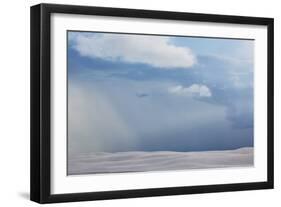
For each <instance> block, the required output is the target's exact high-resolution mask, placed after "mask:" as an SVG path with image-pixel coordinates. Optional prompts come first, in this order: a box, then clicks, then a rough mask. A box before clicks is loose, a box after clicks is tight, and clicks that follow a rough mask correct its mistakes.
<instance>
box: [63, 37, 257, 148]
mask: <svg viewBox="0 0 281 207" xmlns="http://www.w3.org/2000/svg"><path fill="white" fill-rule="evenodd" d="M253 49H254V41H253V40H237V39H215V38H195V37H175V36H155V35H154V36H151V35H132V34H131V35H130V34H113V33H95V32H68V130H69V131H68V140H69V150H70V152H71V153H83V152H118V151H205V150H226V149H236V148H240V147H250V146H253V68H254V65H253Z"/></svg>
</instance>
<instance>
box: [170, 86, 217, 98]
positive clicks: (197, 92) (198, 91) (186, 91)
mask: <svg viewBox="0 0 281 207" xmlns="http://www.w3.org/2000/svg"><path fill="white" fill-rule="evenodd" d="M168 91H169V92H170V93H172V94H176V95H181V96H200V97H211V96H212V92H211V90H210V89H209V88H208V87H207V86H205V85H200V84H192V85H191V86H189V87H183V86H181V85H177V86H173V87H170V88H169V89H168Z"/></svg>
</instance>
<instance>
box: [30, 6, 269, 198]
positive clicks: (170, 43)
mask: <svg viewBox="0 0 281 207" xmlns="http://www.w3.org/2000/svg"><path fill="white" fill-rule="evenodd" d="M269 188H273V19H271V18H261V17H242V16H226V15H214V14H195V13H180V12H168V11H152V10H134V9H120V8H103V7H87V6H70V5H54V4H40V5H36V6H33V7H31V200H33V201H36V202H39V203H52V202H68V201H85V200H101V199H116V198H132V197H145V196H163V195H178V194H193V193H209V192H222V191H238V190H254V189H269Z"/></svg>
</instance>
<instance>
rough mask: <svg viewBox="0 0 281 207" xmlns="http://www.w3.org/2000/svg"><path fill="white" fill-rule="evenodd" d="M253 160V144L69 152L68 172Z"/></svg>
mask: <svg viewBox="0 0 281 207" xmlns="http://www.w3.org/2000/svg"><path fill="white" fill-rule="evenodd" d="M253 162H254V161H253V148H250V147H249V148H240V149H236V150H224V151H204V152H172V151H157V152H141V151H132V152H116V153H103V152H102V153H90V154H83V155H80V156H75V157H71V156H69V160H68V174H69V175H77V174H93V173H120V172H143V171H166V170H184V169H204V168H225V167H247V166H252V165H253Z"/></svg>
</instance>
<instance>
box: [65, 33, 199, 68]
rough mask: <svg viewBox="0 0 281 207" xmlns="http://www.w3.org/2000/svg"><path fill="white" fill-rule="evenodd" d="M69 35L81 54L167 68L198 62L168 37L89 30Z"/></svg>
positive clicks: (190, 53)
mask: <svg viewBox="0 0 281 207" xmlns="http://www.w3.org/2000/svg"><path fill="white" fill-rule="evenodd" d="M70 37H71V41H73V43H74V45H73V47H74V48H75V49H76V50H77V51H78V52H79V54H80V55H81V56H86V57H90V58H91V57H92V58H102V59H105V60H111V61H115V60H120V61H124V62H127V63H143V64H148V65H151V66H153V67H159V68H165V69H171V68H189V67H191V66H192V65H194V64H195V63H196V57H195V55H194V54H193V53H192V51H191V50H190V49H189V48H187V47H180V46H175V45H172V44H170V43H169V39H170V38H169V37H163V36H147V35H126V34H89V33H78V34H76V35H70Z"/></svg>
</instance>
